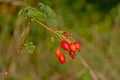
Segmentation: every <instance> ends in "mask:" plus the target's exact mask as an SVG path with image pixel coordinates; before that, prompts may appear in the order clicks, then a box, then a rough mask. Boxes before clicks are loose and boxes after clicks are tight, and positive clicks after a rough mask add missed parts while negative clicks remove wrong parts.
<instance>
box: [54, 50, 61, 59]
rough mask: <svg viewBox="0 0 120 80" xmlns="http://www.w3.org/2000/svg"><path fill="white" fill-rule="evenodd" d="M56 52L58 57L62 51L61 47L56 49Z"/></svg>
mask: <svg viewBox="0 0 120 80" xmlns="http://www.w3.org/2000/svg"><path fill="white" fill-rule="evenodd" d="M55 54H56V57H57V58H58V57H59V56H60V54H61V51H60V49H59V48H57V49H56V51H55Z"/></svg>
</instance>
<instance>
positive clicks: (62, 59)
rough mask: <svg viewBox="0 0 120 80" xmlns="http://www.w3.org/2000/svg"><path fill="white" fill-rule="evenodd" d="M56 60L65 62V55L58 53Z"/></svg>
mask: <svg viewBox="0 0 120 80" xmlns="http://www.w3.org/2000/svg"><path fill="white" fill-rule="evenodd" d="M58 60H59V62H60V63H61V64H64V63H65V62H66V57H65V55H64V54H62V53H61V54H60V56H59V57H58Z"/></svg>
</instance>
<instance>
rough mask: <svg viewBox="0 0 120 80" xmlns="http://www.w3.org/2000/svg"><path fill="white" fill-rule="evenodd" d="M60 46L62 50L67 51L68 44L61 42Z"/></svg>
mask: <svg viewBox="0 0 120 80" xmlns="http://www.w3.org/2000/svg"><path fill="white" fill-rule="evenodd" d="M61 46H62V48H63V49H64V50H69V43H68V42H67V41H65V40H63V41H61Z"/></svg>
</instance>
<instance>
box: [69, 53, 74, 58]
mask: <svg viewBox="0 0 120 80" xmlns="http://www.w3.org/2000/svg"><path fill="white" fill-rule="evenodd" d="M69 55H70V56H71V58H72V59H74V58H75V52H73V51H69Z"/></svg>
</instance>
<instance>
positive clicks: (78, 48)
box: [74, 42, 80, 50]
mask: <svg viewBox="0 0 120 80" xmlns="http://www.w3.org/2000/svg"><path fill="white" fill-rule="evenodd" d="M74 45H75V46H76V49H77V50H80V44H79V43H78V42H74Z"/></svg>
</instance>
